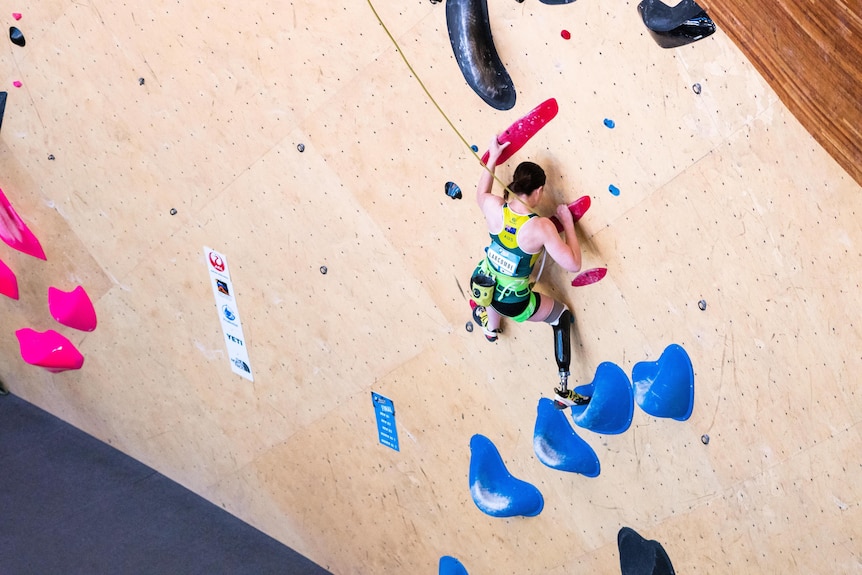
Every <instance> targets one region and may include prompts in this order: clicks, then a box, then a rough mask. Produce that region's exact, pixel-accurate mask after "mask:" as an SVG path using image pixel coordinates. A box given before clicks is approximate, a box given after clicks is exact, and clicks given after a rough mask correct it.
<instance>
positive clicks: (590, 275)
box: [572, 268, 608, 287]
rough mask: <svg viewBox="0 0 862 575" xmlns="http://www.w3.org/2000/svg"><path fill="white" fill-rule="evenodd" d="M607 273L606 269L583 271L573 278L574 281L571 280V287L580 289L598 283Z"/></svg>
mask: <svg viewBox="0 0 862 575" xmlns="http://www.w3.org/2000/svg"><path fill="white" fill-rule="evenodd" d="M607 273H608V268H593V269H591V270H586V271H583V272H581V273H579V274H578V275H577V276H575V279H573V280H572V287H581V286H588V285H590V284H594V283H596V282H598V281H601V279H602V278H603V277H605V276H606V275H607Z"/></svg>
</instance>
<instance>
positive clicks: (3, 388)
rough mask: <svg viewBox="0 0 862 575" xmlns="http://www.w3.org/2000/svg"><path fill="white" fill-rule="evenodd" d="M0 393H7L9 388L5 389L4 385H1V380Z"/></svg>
mask: <svg viewBox="0 0 862 575" xmlns="http://www.w3.org/2000/svg"><path fill="white" fill-rule="evenodd" d="M0 395H9V390H8V389H6V386H5V385H3V382H2V381H0Z"/></svg>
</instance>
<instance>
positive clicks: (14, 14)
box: [12, 12, 21, 20]
mask: <svg viewBox="0 0 862 575" xmlns="http://www.w3.org/2000/svg"><path fill="white" fill-rule="evenodd" d="M12 17H13V18H15V19H16V20H20V19H21V14H19V13H18V12H12Z"/></svg>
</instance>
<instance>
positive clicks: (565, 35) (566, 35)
mask: <svg viewBox="0 0 862 575" xmlns="http://www.w3.org/2000/svg"><path fill="white" fill-rule="evenodd" d="M560 36H562V37H563V40H570V39H571V38H572V35H571V34H570V33H569V31H568V30H563V31H562V32H560Z"/></svg>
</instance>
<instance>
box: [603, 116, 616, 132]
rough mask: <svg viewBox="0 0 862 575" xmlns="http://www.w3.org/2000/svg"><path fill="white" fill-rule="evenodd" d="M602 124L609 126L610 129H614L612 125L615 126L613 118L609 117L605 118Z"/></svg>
mask: <svg viewBox="0 0 862 575" xmlns="http://www.w3.org/2000/svg"><path fill="white" fill-rule="evenodd" d="M604 125H605V127H606V128H610V129H611V130H613V129H614V126H616V124H615V123H614V121H613V120H611V119H610V118H605V121H604Z"/></svg>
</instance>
